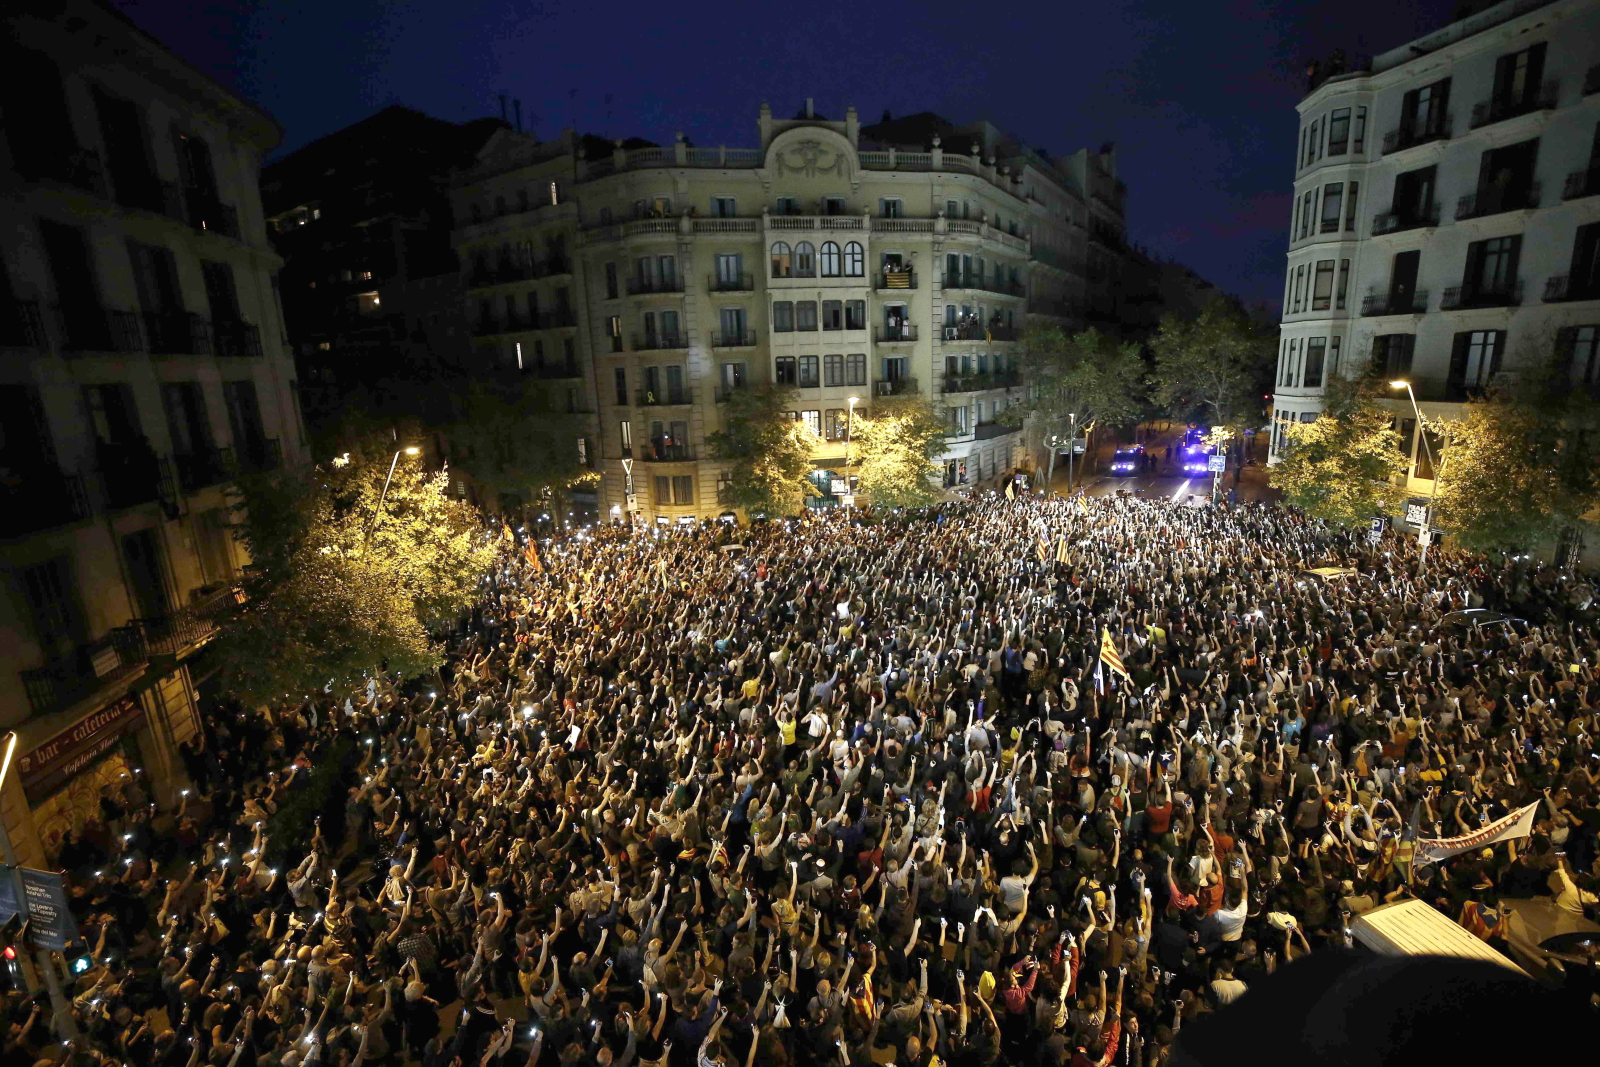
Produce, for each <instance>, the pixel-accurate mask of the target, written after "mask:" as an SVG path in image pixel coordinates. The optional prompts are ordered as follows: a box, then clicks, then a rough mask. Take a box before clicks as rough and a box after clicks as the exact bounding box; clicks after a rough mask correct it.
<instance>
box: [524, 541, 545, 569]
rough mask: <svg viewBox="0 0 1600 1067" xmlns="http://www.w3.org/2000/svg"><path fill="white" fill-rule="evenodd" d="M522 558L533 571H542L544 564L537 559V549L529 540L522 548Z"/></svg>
mask: <svg viewBox="0 0 1600 1067" xmlns="http://www.w3.org/2000/svg"><path fill="white" fill-rule="evenodd" d="M522 558H523V559H525V560H527V561H528V564H529V565H530V566H531V567H533V569H534V572H535V573H537V574H543V573H544V564H543V563H541V562H540V561H539V549H538V548H537V547H536V546H535V545H534V543H533V542H532V541H529V542H528V545H527V547H526V548H524V549H523V550H522Z"/></svg>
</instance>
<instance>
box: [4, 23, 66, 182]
mask: <svg viewBox="0 0 1600 1067" xmlns="http://www.w3.org/2000/svg"><path fill="white" fill-rule="evenodd" d="M0 70H3V71H4V74H0V79H3V80H0V86H3V89H0V91H3V93H4V97H3V99H4V107H5V115H6V139H7V140H8V141H9V142H10V143H11V158H12V162H13V165H14V166H15V167H16V169H17V171H18V172H19V173H20V174H21V175H22V176H23V177H24V178H28V179H30V180H35V181H36V180H38V179H40V178H44V177H46V176H48V175H49V174H50V173H51V172H52V171H54V170H56V169H57V168H58V167H60V166H62V165H63V164H65V163H68V162H69V161H71V159H72V158H73V156H74V154H75V153H76V152H77V150H78V144H77V138H76V137H75V136H74V134H73V130H72V113H71V111H70V110H69V108H68V106H67V93H66V89H65V87H64V86H63V85H62V83H61V70H60V68H59V67H57V66H56V63H55V60H53V59H51V58H50V57H48V56H46V55H44V54H42V53H40V52H35V51H32V50H30V49H25V48H20V47H17V46H15V45H7V46H5V48H4V50H3V52H0Z"/></svg>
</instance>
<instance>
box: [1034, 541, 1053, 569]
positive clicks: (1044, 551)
mask: <svg viewBox="0 0 1600 1067" xmlns="http://www.w3.org/2000/svg"><path fill="white" fill-rule="evenodd" d="M1033 549H1034V551H1035V552H1037V553H1038V555H1039V561H1040V562H1041V563H1042V562H1044V561H1045V560H1048V559H1049V558H1050V542H1049V541H1047V540H1045V539H1044V538H1043V537H1041V538H1039V540H1038V542H1037V543H1036V544H1035V545H1034V546H1033Z"/></svg>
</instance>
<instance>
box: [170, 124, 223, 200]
mask: <svg viewBox="0 0 1600 1067" xmlns="http://www.w3.org/2000/svg"><path fill="white" fill-rule="evenodd" d="M172 139H173V142H174V145H175V146H176V148H177V156H178V173H179V174H181V175H182V176H183V187H184V190H185V191H186V192H188V193H189V194H190V195H191V196H194V197H196V198H198V199H200V200H202V201H206V202H210V201H214V200H216V199H217V171H216V168H215V167H214V166H213V165H212V163H211V146H210V145H208V144H206V143H205V141H203V140H201V139H200V138H198V137H195V136H194V135H192V134H187V133H182V132H179V131H178V130H173V131H172ZM192 206H201V205H192Z"/></svg>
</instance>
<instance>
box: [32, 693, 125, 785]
mask: <svg viewBox="0 0 1600 1067" xmlns="http://www.w3.org/2000/svg"><path fill="white" fill-rule="evenodd" d="M143 721H144V709H143V708H141V707H139V702H138V701H137V700H135V699H133V698H132V697H123V698H122V699H121V700H119V701H117V702H116V703H115V704H108V705H107V706H106V707H104V708H102V709H101V710H99V711H97V712H95V713H94V714H93V715H86V716H84V717H83V718H82V719H79V720H78V721H77V722H76V723H74V724H73V725H72V726H71V727H70V728H68V729H66V730H63V731H61V732H60V733H59V734H56V735H55V736H54V737H52V738H51V739H50V740H48V741H46V742H45V743H44V744H42V745H40V746H39V747H37V748H35V749H33V750H32V751H31V752H29V753H27V754H26V755H24V756H19V757H18V758H17V780H18V781H20V782H21V783H22V791H23V792H24V793H26V794H27V796H28V799H29V800H30V801H33V802H38V801H40V800H43V799H44V798H45V797H47V796H49V795H50V794H51V793H54V792H55V791H56V790H57V789H60V788H61V787H62V786H63V785H65V784H66V783H67V782H68V781H69V780H70V779H71V778H72V776H73V775H75V774H77V773H78V772H79V771H81V770H83V769H84V768H85V767H87V766H88V765H89V764H91V763H93V762H94V761H95V760H96V759H97V758H99V757H100V756H101V755H102V754H104V753H105V751H106V750H107V749H109V748H110V747H111V746H112V745H114V744H116V743H117V739H118V738H120V737H121V736H122V735H123V734H125V733H127V732H128V731H129V730H132V729H133V728H134V727H136V726H138V725H139V724H140V723H141V722H143Z"/></svg>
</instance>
